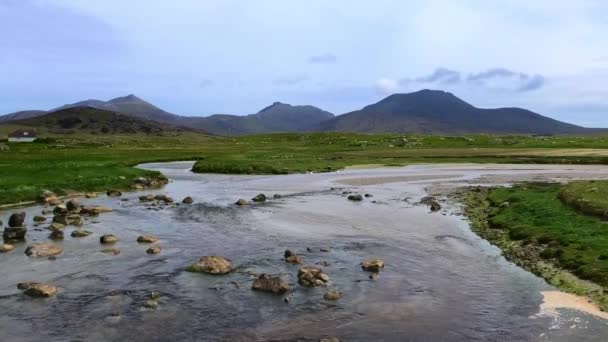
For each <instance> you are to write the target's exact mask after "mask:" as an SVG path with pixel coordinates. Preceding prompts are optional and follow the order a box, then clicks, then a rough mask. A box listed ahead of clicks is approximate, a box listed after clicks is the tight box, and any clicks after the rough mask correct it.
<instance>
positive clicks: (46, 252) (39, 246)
mask: <svg viewBox="0 0 608 342" xmlns="http://www.w3.org/2000/svg"><path fill="white" fill-rule="evenodd" d="M61 252H63V249H61V247H57V246H55V245H52V244H50V243H42V242H39V243H35V244H32V245H30V246H28V247H27V248H26V249H25V255H27V256H31V257H50V256H55V255H57V254H61Z"/></svg>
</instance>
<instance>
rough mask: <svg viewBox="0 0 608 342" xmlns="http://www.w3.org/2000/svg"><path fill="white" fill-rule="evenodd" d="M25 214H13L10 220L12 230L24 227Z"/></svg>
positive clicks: (9, 224)
mask: <svg viewBox="0 0 608 342" xmlns="http://www.w3.org/2000/svg"><path fill="white" fill-rule="evenodd" d="M24 222H25V212H23V211H22V212H20V213H12V214H11V217H9V218H8V226H9V227H12V228H18V227H24Z"/></svg>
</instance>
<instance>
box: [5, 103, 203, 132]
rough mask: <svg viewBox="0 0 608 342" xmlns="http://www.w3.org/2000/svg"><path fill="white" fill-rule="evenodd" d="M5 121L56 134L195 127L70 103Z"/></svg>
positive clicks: (176, 130)
mask: <svg viewBox="0 0 608 342" xmlns="http://www.w3.org/2000/svg"><path fill="white" fill-rule="evenodd" d="M5 124H7V125H8V124H10V125H11V126H15V125H17V126H28V127H35V128H37V129H40V130H41V131H44V132H48V133H54V134H71V133H88V134H138V133H143V134H167V133H179V132H184V131H194V130H193V129H191V128H180V127H174V126H171V125H168V124H166V123H160V122H157V121H152V120H147V119H142V118H138V117H135V116H131V115H126V114H122V113H117V112H112V111H108V110H102V109H97V108H92V107H69V108H65V109H59V110H56V111H54V112H51V113H47V114H45V115H42V116H37V117H33V118H28V119H23V120H17V121H11V122H10V123H5Z"/></svg>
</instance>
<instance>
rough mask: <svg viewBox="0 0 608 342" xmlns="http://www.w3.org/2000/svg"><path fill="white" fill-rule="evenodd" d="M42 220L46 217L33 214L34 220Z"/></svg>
mask: <svg viewBox="0 0 608 342" xmlns="http://www.w3.org/2000/svg"><path fill="white" fill-rule="evenodd" d="M44 221H46V217H44V216H41V215H36V216H34V222H44Z"/></svg>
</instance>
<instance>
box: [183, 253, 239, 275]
mask: <svg viewBox="0 0 608 342" xmlns="http://www.w3.org/2000/svg"><path fill="white" fill-rule="evenodd" d="M232 269H233V266H232V262H230V260H228V259H226V258H224V257H221V256H215V255H212V256H204V257H202V258H200V260H199V261H198V262H197V263H195V264H193V265H191V266H189V267H188V268H186V271H188V272H201V273H207V274H213V275H221V274H227V273H230V272H231V271H232Z"/></svg>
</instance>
